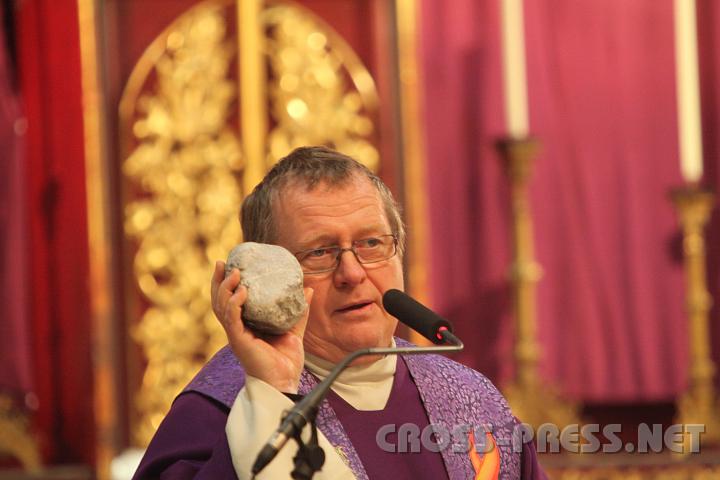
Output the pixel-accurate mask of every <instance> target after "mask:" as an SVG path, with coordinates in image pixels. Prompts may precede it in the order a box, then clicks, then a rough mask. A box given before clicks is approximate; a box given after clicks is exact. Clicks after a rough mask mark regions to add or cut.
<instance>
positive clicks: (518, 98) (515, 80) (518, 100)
mask: <svg viewBox="0 0 720 480" xmlns="http://www.w3.org/2000/svg"><path fill="white" fill-rule="evenodd" d="M522 2H523V0H501V10H502V51H503V86H504V88H505V91H504V93H505V119H506V121H507V129H508V134H509V135H510V137H512V138H525V137H527V134H528V101H527V80H526V77H525V33H524V32H525V30H524V26H523V3H522Z"/></svg>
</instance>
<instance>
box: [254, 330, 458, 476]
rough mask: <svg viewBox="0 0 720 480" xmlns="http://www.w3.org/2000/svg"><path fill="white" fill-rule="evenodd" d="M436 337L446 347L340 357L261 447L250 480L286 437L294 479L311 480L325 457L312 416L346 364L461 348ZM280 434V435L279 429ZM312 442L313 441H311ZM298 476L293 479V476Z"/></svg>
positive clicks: (446, 336) (442, 333) (447, 336)
mask: <svg viewBox="0 0 720 480" xmlns="http://www.w3.org/2000/svg"><path fill="white" fill-rule="evenodd" d="M437 337H438V338H439V337H442V340H440V341H444V342H447V343H450V345H437V346H429V347H387V348H377V347H375V348H364V349H361V350H356V351H354V352H352V353H351V354H350V355H348V356H346V357H345V358H343V359H342V360H341V361H340V362H339V363H338V364H337V365H335V367H334V368H333V369H332V370H331V371H330V373H329V374H328V376H327V377H325V378H324V379H323V381H322V382H320V383H319V384H318V385H317V386H316V387H315V388H314V389H312V391H311V392H310V393H308V394H307V395H306V396H305V397H304V398H303V399H302V400H301V401H300V402H298V403H297V404H296V405H295V407H293V408H292V409H291V410H290V411H289V412H288V414H287V415H286V416H285V417H283V419H282V423H281V426H280V428H279V429H278V431H276V432H275V433H274V434H273V436H272V437H271V438H270V440H269V441H268V443H267V445H265V446H264V447H263V449H262V450H261V451H260V453H259V454H258V456H257V459H256V460H255V464H254V465H253V468H252V474H253V477H255V475H257V474H258V473H260V471H261V470H262V469H264V468H265V467H266V466H267V465H268V464H269V463H270V462H271V461H272V459H273V458H275V455H277V453H278V452H279V451H280V449H281V448H282V447H283V446H284V445H285V443H286V442H287V441H288V440H289V437H292V438H294V439H295V440H296V441H297V442H298V446H299V449H298V453H297V455H296V456H295V458H294V461H295V470H293V473H292V475H293V477H292V478H294V479H308V480H309V479H311V478H312V476H313V475H314V474H315V472H317V471H319V470H320V469H321V468H322V466H323V464H324V463H325V454H324V452H322V448H321V447H320V446H318V445H317V427H316V426H315V416H316V415H317V412H318V409H319V407H320V402H322V400H323V399H324V398H325V396H326V395H327V393H328V391H329V390H330V386H331V385H332V384H333V382H335V380H336V379H337V377H338V376H339V375H340V374H341V373H342V371H343V370H345V369H346V368H347V366H348V365H350V363H352V362H353V361H354V360H356V359H358V358H359V357H364V356H368V355H400V354H404V355H418V354H424V353H448V352H459V351H461V350H462V349H463V348H465V346H464V345H463V342H462V341H461V340H460V339H459V338H458V337H456V336H455V335H453V333H452V332H451V331H450V330H448V329H446V328H445V327H442V328H440V329H439V330H438V332H437ZM430 340H433V341H436V342H438V341H439V340H438V339H434V338H431V339H430ZM308 423H310V424H311V426H312V437H313V438H312V439H311V442H310V445H309V446H308V445H305V443H304V442H303V440H302V439H301V438H300V433H301V432H302V429H303V427H305V425H307V424H308ZM281 429H282V430H284V432H280V430H281ZM313 441H314V442H313ZM313 443H314V445H313ZM318 450H319V451H320V452H321V456H322V458H319V456H320V455H319V454H318V453H317V451H318ZM296 474H297V475H298V476H297V477H296V476H295V475H296Z"/></svg>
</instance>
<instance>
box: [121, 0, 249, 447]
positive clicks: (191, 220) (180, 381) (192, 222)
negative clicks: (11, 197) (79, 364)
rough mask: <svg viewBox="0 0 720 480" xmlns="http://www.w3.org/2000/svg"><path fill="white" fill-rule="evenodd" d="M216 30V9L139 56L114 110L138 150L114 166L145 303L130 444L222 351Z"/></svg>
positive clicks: (231, 193) (227, 145) (232, 143)
mask: <svg viewBox="0 0 720 480" xmlns="http://www.w3.org/2000/svg"><path fill="white" fill-rule="evenodd" d="M226 30H227V27H226V21H225V16H224V12H223V9H222V7H221V6H219V5H216V4H202V5H201V6H200V7H197V8H195V9H193V10H191V11H189V12H188V13H186V14H184V15H183V16H182V17H180V18H179V19H178V20H177V21H176V22H175V23H174V24H173V25H172V26H171V27H170V28H168V30H166V31H165V32H164V34H163V35H161V36H160V37H159V38H158V39H157V40H156V42H155V43H154V44H153V46H151V48H149V49H148V52H147V54H148V55H153V54H154V56H155V58H153V59H152V60H153V62H152V67H151V68H145V71H146V72H147V74H146V75H144V76H142V77H140V78H135V79H133V78H131V82H129V83H128V88H127V89H126V93H125V98H124V100H126V101H127V102H129V101H131V100H132V99H136V100H135V101H134V102H132V103H131V104H130V106H127V104H125V110H121V111H126V112H128V113H129V115H128V118H127V119H125V120H126V122H127V123H128V124H132V137H133V139H134V141H135V142H136V144H137V145H136V147H135V148H134V150H133V151H132V152H131V153H130V155H129V156H128V157H127V159H126V160H125V162H124V164H123V167H122V169H123V173H124V175H125V176H126V178H127V179H128V180H129V181H130V186H129V187H130V188H129V189H130V190H131V191H132V192H133V193H134V195H132V199H131V200H130V201H128V202H127V204H126V207H125V233H126V234H127V235H128V236H129V237H131V238H133V239H134V240H135V242H136V246H137V251H136V253H135V256H134V264H133V271H134V277H135V280H136V285H137V288H138V289H139V290H140V292H142V296H143V298H144V299H145V300H146V301H147V303H148V304H149V307H148V308H147V309H146V310H145V311H144V313H143V315H142V318H141V320H140V321H139V322H138V323H137V325H136V326H135V328H133V330H132V332H131V333H132V337H133V339H134V340H135V341H136V342H137V343H138V344H139V345H140V346H141V347H142V350H143V353H144V356H145V358H146V360H147V368H146V370H145V373H144V376H143V380H142V386H141V388H140V391H139V393H138V395H137V397H136V408H137V411H138V414H139V418H140V420H139V422H138V424H137V425H136V426H135V429H134V436H135V441H136V442H137V443H138V444H140V445H147V443H148V442H149V440H150V438H151V437H152V435H153V434H154V432H155V430H156V429H157V427H158V425H159V423H160V421H161V420H162V418H163V417H164V415H165V413H166V412H167V410H168V408H169V406H170V404H171V402H172V400H173V398H174V397H175V395H177V394H178V392H179V391H180V390H182V388H183V387H184V386H185V385H186V384H187V383H188V381H189V380H190V379H191V378H192V376H193V375H194V374H195V372H197V370H198V369H199V368H200V367H201V366H202V365H203V363H204V362H205V361H206V360H207V359H208V358H209V356H211V355H212V354H213V353H215V352H216V351H217V350H218V349H219V348H220V347H221V346H222V345H224V344H225V343H226V339H225V335H224V333H223V331H222V328H221V327H220V325H219V324H218V322H217V321H216V320H215V319H214V317H213V315H212V311H211V308H210V291H209V283H210V277H211V275H212V267H213V261H214V260H215V259H218V258H225V256H226V255H227V252H228V251H229V250H230V249H231V248H232V247H233V245H235V244H236V243H237V242H238V241H239V239H240V226H239V224H238V221H237V210H238V206H239V205H240V202H241V200H242V192H241V189H240V183H239V174H240V173H241V169H242V161H241V158H242V156H241V152H240V143H239V140H238V138H237V136H236V134H235V132H234V130H233V128H232V126H231V125H230V122H229V119H230V117H231V115H234V114H235V109H234V105H235V99H236V98H235V97H236V85H235V82H234V81H233V80H232V79H231V77H230V75H229V73H230V67H231V65H232V60H233V56H234V50H233V47H232V44H233V42H232V39H228V38H227V37H228V35H227V32H226ZM145 61H150V60H149V59H147V57H146V58H145ZM141 65H142V62H141V63H140V64H139V66H141ZM135 92H137V93H135Z"/></svg>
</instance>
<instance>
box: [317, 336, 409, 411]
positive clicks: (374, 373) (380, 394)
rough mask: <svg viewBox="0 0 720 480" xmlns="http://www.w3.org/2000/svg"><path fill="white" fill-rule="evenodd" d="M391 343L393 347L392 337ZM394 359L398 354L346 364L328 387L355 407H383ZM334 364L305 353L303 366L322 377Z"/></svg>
mask: <svg viewBox="0 0 720 480" xmlns="http://www.w3.org/2000/svg"><path fill="white" fill-rule="evenodd" d="M392 346H393V347H395V339H393V340H392ZM397 361H398V358H397V355H386V356H385V357H383V358H381V359H379V360H376V361H374V362H373V363H370V364H366V365H357V366H353V367H348V368H346V369H345V370H344V371H343V372H342V373H341V374H340V376H339V377H338V378H337V380H335V383H333V385H332V387H331V388H332V389H333V391H334V392H335V393H337V394H338V395H340V397H342V398H343V400H345V401H346V402H348V403H349V404H350V405H352V406H353V407H354V408H355V409H357V410H382V409H383V408H385V405H387V401H388V399H389V398H390V391H391V390H392V386H393V380H394V377H395V368H396V366H397ZM334 366H335V364H333V363H331V362H329V361H327V360H325V359H322V358H320V357H317V356H315V355H312V354H310V353H307V352H305V368H307V369H308V370H309V371H310V373H312V374H313V375H315V376H316V377H318V378H320V379H321V380H322V379H323V378H325V377H326V376H327V375H328V373H330V370H332V368H333V367H334Z"/></svg>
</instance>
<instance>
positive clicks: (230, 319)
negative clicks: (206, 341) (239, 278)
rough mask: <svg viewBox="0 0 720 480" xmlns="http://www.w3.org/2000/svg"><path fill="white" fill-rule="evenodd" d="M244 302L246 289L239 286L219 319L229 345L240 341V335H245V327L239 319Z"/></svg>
mask: <svg viewBox="0 0 720 480" xmlns="http://www.w3.org/2000/svg"><path fill="white" fill-rule="evenodd" d="M245 300H247V288H245V286H243V285H241V286H240V287H238V289H237V290H236V291H235V293H233V294H232V296H230V298H229V299H228V300H227V303H226V304H225V308H224V310H223V313H222V317H220V323H222V326H223V328H224V329H225V333H226V334H227V336H228V340H229V341H230V344H231V345H234V344H237V343H238V342H239V341H241V338H242V335H243V334H244V333H245V326H244V325H243V322H242V318H241V314H242V306H243V304H244V303H245Z"/></svg>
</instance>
